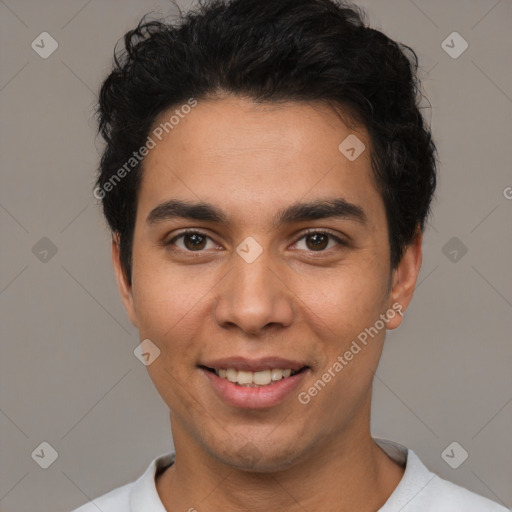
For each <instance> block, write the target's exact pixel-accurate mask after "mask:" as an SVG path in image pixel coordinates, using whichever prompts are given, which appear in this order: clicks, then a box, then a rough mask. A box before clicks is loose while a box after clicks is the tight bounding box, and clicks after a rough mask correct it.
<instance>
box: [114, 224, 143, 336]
mask: <svg viewBox="0 0 512 512" xmlns="http://www.w3.org/2000/svg"><path fill="white" fill-rule="evenodd" d="M112 263H113V264H114V272H115V274H116V279H117V286H118V288H119V292H120V293H121V299H122V301H123V304H124V308H125V309H126V312H127V313H128V317H129V318H130V322H131V323H132V324H133V325H134V326H135V327H138V325H137V312H136V309H135V304H134V301H133V290H132V285H131V284H130V282H129V280H128V278H127V277H126V273H125V271H124V269H123V266H122V264H121V245H120V238H119V234H118V233H115V234H114V235H112Z"/></svg>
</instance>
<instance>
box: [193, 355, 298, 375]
mask: <svg viewBox="0 0 512 512" xmlns="http://www.w3.org/2000/svg"><path fill="white" fill-rule="evenodd" d="M199 366H206V367H207V368H213V369H217V370H218V369H220V368H224V369H228V368H235V369H237V370H242V371H246V372H259V371H262V370H272V369H273V368H280V369H282V370H286V369H290V370H293V371H298V370H300V369H301V368H304V367H305V366H307V364H305V363H303V362H300V361H292V360H291V359H283V358H282V357H262V358H259V359H247V358H245V357H226V358H224V359H212V360H209V361H204V362H202V363H201V364H200V365H199Z"/></svg>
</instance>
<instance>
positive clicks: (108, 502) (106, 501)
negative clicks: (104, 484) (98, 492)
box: [72, 484, 133, 512]
mask: <svg viewBox="0 0 512 512" xmlns="http://www.w3.org/2000/svg"><path fill="white" fill-rule="evenodd" d="M132 487H133V484H127V485H123V486H122V487H118V488H117V489H114V490H113V491H110V492H108V493H107V494H104V495H103V496H100V497H99V498H96V499H95V500H93V501H90V502H89V503H86V504H85V505H82V506H81V507H79V508H77V509H75V510H73V511H72V512H98V510H101V511H102V512H126V511H128V510H130V493H131V490H132Z"/></svg>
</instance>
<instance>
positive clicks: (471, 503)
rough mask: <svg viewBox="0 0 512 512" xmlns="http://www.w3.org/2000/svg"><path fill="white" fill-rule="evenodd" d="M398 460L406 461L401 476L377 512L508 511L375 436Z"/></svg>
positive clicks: (383, 447)
mask: <svg viewBox="0 0 512 512" xmlns="http://www.w3.org/2000/svg"><path fill="white" fill-rule="evenodd" d="M376 441H377V443H378V444H379V446H380V447H381V448H382V449H383V450H384V451H385V452H386V453H387V454H388V455H389V456H390V457H391V458H392V459H393V460H395V461H396V462H397V463H399V464H401V465H405V472H404V475H403V477H402V480H401V481H400V482H399V484H398V486H397V487H396V489H395V490H394V491H393V493H392V494H391V496H390V497H389V499H388V501H387V502H386V503H385V504H384V506H383V507H382V508H381V509H380V510H379V512H398V511H401V512H508V509H506V508H505V507H503V506H501V505H498V504H497V503H495V502H493V501H491V500H489V499H487V498H484V497H483V496H479V495H478V494H475V493H474V492H472V491H469V490H468V489H465V488H463V487H461V486H459V485H456V484H454V483H452V482H449V481H448V480H444V479H442V478H440V477H439V476H438V475H436V474H435V473H433V472H432V471H430V470H429V469H428V468H427V467H426V466H425V465H424V464H423V462H421V460H420V459H419V457H418V456H417V455H416V454H415V453H414V451H412V450H408V449H407V448H405V447H404V446H402V445H399V444H398V443H394V442H392V441H388V440H382V439H378V440H377V439H376Z"/></svg>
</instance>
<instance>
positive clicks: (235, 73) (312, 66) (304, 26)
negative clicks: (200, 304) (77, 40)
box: [95, 0, 436, 282]
mask: <svg viewBox="0 0 512 512" xmlns="http://www.w3.org/2000/svg"><path fill="white" fill-rule="evenodd" d="M417 70H418V59H417V56H416V54H415V52H414V51H413V50H412V49H411V48H409V47H408V46H406V45H403V44H401V43H398V42H395V41H393V40H391V39H390V38H388V37H387V36H386V35H384V34H383V33H382V32H379V31H378V30H375V29H372V28H369V27H368V26H367V23H366V21H365V17H364V13H363V12H362V11H361V10H360V9H359V8H358V7H355V6H353V5H351V4H348V3H345V2H342V1H341V0H339V1H335V0H279V1H276V0H212V1H206V2H200V4H199V6H198V8H197V9H196V10H195V11H190V12H188V13H187V14H186V15H183V16H181V17H180V18H179V20H178V21H177V22H175V23H172V24H171V23H165V22H163V21H147V19H146V17H144V18H143V19H142V20H141V21H140V23H139V24H138V26H137V27H136V28H135V29H134V30H130V31H129V32H127V33H126V34H125V36H124V48H123V49H121V51H118V50H117V49H116V50H115V51H114V65H113V70H112V72H111V73H110V75H109V76H108V77H107V78H106V80H105V81H104V82H103V84H102V86H101V91H100V95H99V104H98V108H97V114H98V124H99V132H100V134H101V135H102V137H103V138H104V140H105V142H106V145H105V149H104V151H103V155H102V158H101V163H100V170H99V176H98V179H97V182H96V190H97V191H98V190H99V191H101V193H100V194H99V195H97V194H96V192H95V196H96V197H98V198H101V199H102V206H103V212H104V215H105V217H106V219H107V222H108V224H109V227H110V229H111V230H112V232H113V233H114V234H116V235H117V236H119V239H120V251H121V263H122V267H123V270H124V272H125V274H126V276H127V278H128V280H129V281H130V282H131V266H132V244H133V233H134V228H135V218H136V212H137V200H138V190H139V186H140V177H141V172H142V162H139V161H138V162H136V165H134V168H133V171H131V172H129V173H126V176H125V177H124V178H123V180H121V181H120V182H119V183H117V184H116V186H114V187H112V186H110V187H108V183H109V182H111V180H112V177H113V176H114V175H115V174H116V172H118V171H119V170H120V168H122V166H123V165H126V162H127V160H129V159H130V158H131V157H132V155H133V154H134V151H136V150H137V149H138V148H140V147H141V146H143V144H144V142H145V141H146V139H147V137H148V134H149V132H150V130H151V127H152V126H153V124H154V122H155V120H156V118H157V117H159V115H160V114H162V113H163V112H165V111H167V110H168V109H170V108H172V107H174V106H178V105H180V104H183V103H186V102H187V101H188V100H189V99H190V98H191V97H193V98H195V99H196V100H201V99H208V98H209V97H213V96H215V95H218V94H219V93H223V92H224V93H228V94H236V95H241V96H244V97H249V98H252V99H253V100H254V101H256V102H277V101H298V102H323V103H326V104H328V105H329V106H331V107H333V108H334V109H336V110H339V111H341V112H345V114H348V115H349V116H350V118H351V119H353V120H354V121H356V122H357V123H361V124H362V125H363V126H364V127H365V128H366V130H367V132H368V134H369V136H370V140H371V148H370V151H371V153H370V154H371V162H372V172H373V175H374V178H375V181H376V184H377V186H378V190H379V192H380V194H381V196H382V198H383V202H384V205H385V210H386V216H387V224H388V232H389V244H390V261H391V267H392V269H393V268H396V266H397V265H398V263H399V262H400V260H401V257H402V255H403V252H404V250H405V248H406V247H407V245H408V244H410V243H411V242H412V240H413V239H414V236H415V235H416V233H417V232H418V230H421V231H423V230H424V225H425V222H426V219H427V217H428V215H429V213H430V204H431V201H432V197H433V194H434V190H435V186H436V147H435V145H434V142H433V140H432V137H431V132H430V130H429V128H428V127H427V126H426V123H425V120H424V119H423V117H422V115H421V112H420V101H421V99H422V95H421V92H420V83H419V79H418V77H417ZM107 191H108V193H107Z"/></svg>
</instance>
